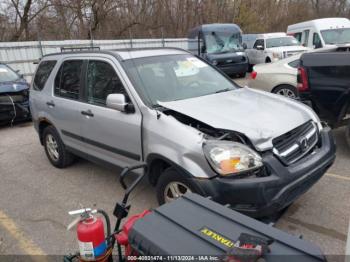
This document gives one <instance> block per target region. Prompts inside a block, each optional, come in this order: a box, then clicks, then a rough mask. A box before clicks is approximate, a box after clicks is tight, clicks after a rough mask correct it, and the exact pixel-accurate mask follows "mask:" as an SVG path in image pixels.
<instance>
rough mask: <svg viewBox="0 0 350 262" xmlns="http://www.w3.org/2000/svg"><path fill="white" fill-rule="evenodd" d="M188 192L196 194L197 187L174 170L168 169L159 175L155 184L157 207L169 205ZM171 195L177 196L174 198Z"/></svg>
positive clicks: (197, 191)
mask: <svg viewBox="0 0 350 262" xmlns="http://www.w3.org/2000/svg"><path fill="white" fill-rule="evenodd" d="M190 192H192V193H197V194H198V193H199V192H200V190H199V189H198V186H197V185H195V184H194V183H193V182H192V181H191V180H190V179H188V178H186V177H185V176H184V175H181V174H180V173H179V172H178V171H177V170H176V169H175V168H173V167H169V168H167V169H165V170H164V171H163V172H162V173H161V175H160V177H159V180H158V183H157V199H158V203H159V205H163V204H165V203H169V202H171V201H172V200H175V199H176V198H179V197H181V196H182V195H184V194H185V193H190ZM173 194H177V195H176V196H174V195H173Z"/></svg>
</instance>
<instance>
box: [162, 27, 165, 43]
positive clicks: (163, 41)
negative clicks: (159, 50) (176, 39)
mask: <svg viewBox="0 0 350 262" xmlns="http://www.w3.org/2000/svg"><path fill="white" fill-rule="evenodd" d="M161 33H162V46H163V47H165V40H164V31H163V27H162V28H161Z"/></svg>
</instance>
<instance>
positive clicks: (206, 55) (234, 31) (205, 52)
mask: <svg viewBox="0 0 350 262" xmlns="http://www.w3.org/2000/svg"><path fill="white" fill-rule="evenodd" d="M188 38H189V44H188V45H189V46H188V47H189V50H191V51H192V53H193V54H195V55H198V56H199V57H201V58H203V59H204V60H206V61H208V62H209V63H211V64H212V65H214V66H217V67H218V68H220V69H221V70H222V71H223V72H225V73H226V74H227V75H229V76H235V75H239V76H240V77H244V76H245V75H246V72H247V71H248V59H247V56H246V54H245V53H244V48H243V46H242V30H241V29H240V28H239V26H238V25H236V24H206V25H200V26H197V27H195V28H193V29H191V30H190V32H189V34H188Z"/></svg>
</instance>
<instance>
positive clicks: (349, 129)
mask: <svg viewBox="0 0 350 262" xmlns="http://www.w3.org/2000/svg"><path fill="white" fill-rule="evenodd" d="M345 140H346V142H347V143H348V146H349V147H350V123H349V124H348V125H347V126H346V127H345Z"/></svg>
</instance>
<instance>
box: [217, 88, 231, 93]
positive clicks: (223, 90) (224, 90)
mask: <svg viewBox="0 0 350 262" xmlns="http://www.w3.org/2000/svg"><path fill="white" fill-rule="evenodd" d="M231 90H232V89H231V88H225V89H221V90H218V91H216V92H215V94H218V93H224V92H228V91H231Z"/></svg>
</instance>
